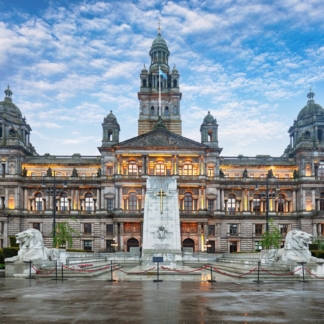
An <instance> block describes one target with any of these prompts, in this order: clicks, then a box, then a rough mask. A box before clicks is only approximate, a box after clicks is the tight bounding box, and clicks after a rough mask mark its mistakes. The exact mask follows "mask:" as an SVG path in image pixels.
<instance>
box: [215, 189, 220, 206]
mask: <svg viewBox="0 0 324 324" xmlns="http://www.w3.org/2000/svg"><path fill="white" fill-rule="evenodd" d="M216 192H217V198H216V199H217V200H216V210H220V189H216Z"/></svg>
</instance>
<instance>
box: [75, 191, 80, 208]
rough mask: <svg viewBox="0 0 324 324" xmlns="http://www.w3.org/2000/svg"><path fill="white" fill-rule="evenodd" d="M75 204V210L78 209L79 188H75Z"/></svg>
mask: <svg viewBox="0 0 324 324" xmlns="http://www.w3.org/2000/svg"><path fill="white" fill-rule="evenodd" d="M75 206H76V210H80V193H79V188H76V189H75Z"/></svg>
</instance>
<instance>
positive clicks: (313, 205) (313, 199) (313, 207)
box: [312, 190, 316, 210]
mask: <svg viewBox="0 0 324 324" xmlns="http://www.w3.org/2000/svg"><path fill="white" fill-rule="evenodd" d="M315 209H316V208H315V190H312V210H315Z"/></svg>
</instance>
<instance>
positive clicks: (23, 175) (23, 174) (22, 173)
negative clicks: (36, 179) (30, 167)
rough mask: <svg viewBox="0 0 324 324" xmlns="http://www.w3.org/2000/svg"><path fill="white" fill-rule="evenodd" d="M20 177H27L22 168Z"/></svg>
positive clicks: (25, 171)
mask: <svg viewBox="0 0 324 324" xmlns="http://www.w3.org/2000/svg"><path fill="white" fill-rule="evenodd" d="M21 176H22V177H27V170H26V168H23V170H22V171H21Z"/></svg>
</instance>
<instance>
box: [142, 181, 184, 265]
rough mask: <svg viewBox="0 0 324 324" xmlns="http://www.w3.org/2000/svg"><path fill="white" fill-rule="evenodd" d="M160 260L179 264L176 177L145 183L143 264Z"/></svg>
mask: <svg viewBox="0 0 324 324" xmlns="http://www.w3.org/2000/svg"><path fill="white" fill-rule="evenodd" d="M153 256H163V258H164V261H168V262H182V252H181V236H180V216H179V206H178V191H177V179H176V177H173V176H169V177H159V176H150V177H148V179H147V180H146V195H145V206H144V221H143V245H142V261H144V262H145V261H152V257H153Z"/></svg>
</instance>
